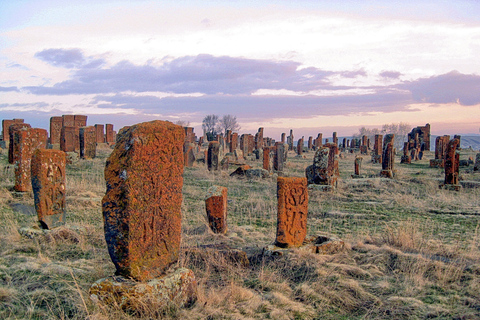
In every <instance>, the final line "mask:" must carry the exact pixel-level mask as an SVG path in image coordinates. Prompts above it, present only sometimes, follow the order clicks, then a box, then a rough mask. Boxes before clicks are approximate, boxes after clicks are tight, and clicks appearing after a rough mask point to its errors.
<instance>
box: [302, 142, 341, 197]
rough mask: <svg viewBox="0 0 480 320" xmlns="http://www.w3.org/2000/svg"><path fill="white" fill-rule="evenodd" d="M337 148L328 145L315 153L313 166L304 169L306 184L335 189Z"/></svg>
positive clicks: (337, 171)
mask: <svg viewBox="0 0 480 320" xmlns="http://www.w3.org/2000/svg"><path fill="white" fill-rule="evenodd" d="M336 150H337V146H336V145H334V144H332V143H328V144H325V145H324V146H323V147H320V148H318V149H317V151H316V152H315V156H314V157H313V164H312V165H311V166H308V167H307V168H306V169H305V175H306V177H307V181H308V184H318V185H328V186H330V187H333V188H335V187H336V185H337V179H338V177H339V175H340V174H339V170H338V160H337V155H336Z"/></svg>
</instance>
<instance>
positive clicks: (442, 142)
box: [430, 135, 450, 168]
mask: <svg viewBox="0 0 480 320" xmlns="http://www.w3.org/2000/svg"><path fill="white" fill-rule="evenodd" d="M449 141H450V136H449V135H444V136H438V137H437V138H436V139H435V159H431V160H430V167H432V168H443V167H445V157H446V153H447V145H448V142H449Z"/></svg>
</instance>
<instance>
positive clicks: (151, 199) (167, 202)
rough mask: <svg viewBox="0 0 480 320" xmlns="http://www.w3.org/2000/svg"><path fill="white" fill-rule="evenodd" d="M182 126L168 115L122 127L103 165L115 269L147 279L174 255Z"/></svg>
mask: <svg viewBox="0 0 480 320" xmlns="http://www.w3.org/2000/svg"><path fill="white" fill-rule="evenodd" d="M184 140H185V133H184V130H183V128H182V127H181V126H178V125H174V124H172V123H170V122H166V121H151V122H144V123H139V124H136V125H134V126H131V127H127V128H124V129H123V130H122V131H121V132H120V133H119V134H118V138H117V143H116V145H115V148H114V150H113V152H112V154H111V155H110V157H109V158H108V160H107V163H106V166H105V180H106V183H107V191H106V194H105V197H104V198H103V201H102V207H103V216H104V223H105V239H106V241H107V246H108V252H109V254H110V257H111V259H112V261H113V264H114V265H115V267H116V269H117V275H122V276H125V277H127V278H128V277H131V278H134V279H136V280H139V281H147V280H150V279H153V278H155V277H158V276H160V275H162V274H163V273H164V272H165V271H166V269H167V268H168V267H169V266H170V265H171V264H172V263H174V262H175V261H176V260H177V259H178V252H179V249H180V237H181V212H180V207H181V204H182V185H183V177H182V174H183V152H182V147H183V142H184Z"/></svg>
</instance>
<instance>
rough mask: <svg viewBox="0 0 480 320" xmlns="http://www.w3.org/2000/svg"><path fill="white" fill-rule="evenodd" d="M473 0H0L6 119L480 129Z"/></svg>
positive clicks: (1, 95)
mask: <svg viewBox="0 0 480 320" xmlns="http://www.w3.org/2000/svg"><path fill="white" fill-rule="evenodd" d="M479 56H480V1H473V0H472V1H462V0H456V1H425V0H415V1H412V0H406V1H375V0H372V1H348V0H347V1H323V0H317V1H313V0H297V1H283V0H282V1H280V0H278V1H262V2H259V1H226V0H216V1H208V0H206V1H187V0H183V1H182V0H176V1H141V0H137V1H111V0H95V1H92V0H83V1H64V0H62V1H57V0H50V1H47V0H37V1H26V0H16V1H10V0H0V118H1V119H13V118H23V119H25V122H27V123H30V124H31V125H32V126H34V127H41V128H46V129H48V128H49V119H50V117H52V116H58V115H62V114H85V115H88V125H93V124H95V123H112V124H114V126H115V129H116V130H119V129H120V128H121V127H123V126H127V125H133V124H135V123H139V122H143V121H151V120H157V119H158V120H168V121H172V122H177V121H184V122H189V124H190V126H193V127H194V128H195V133H196V134H197V136H200V135H201V134H202V126H201V123H202V120H203V118H204V117H205V116H206V115H209V114H216V115H219V116H220V117H221V116H223V115H228V114H230V115H234V116H236V117H237V120H238V122H239V124H240V126H241V129H240V133H255V132H256V131H257V129H258V128H259V127H264V128H265V135H266V136H270V137H272V138H274V139H279V138H280V134H281V133H282V132H286V133H287V134H288V132H289V130H290V129H293V130H294V133H295V135H296V136H302V135H304V136H305V137H308V136H316V134H317V133H319V132H322V133H323V135H324V137H328V136H329V135H331V133H332V132H333V131H336V132H337V133H338V135H339V136H340V137H341V136H349V135H352V134H354V133H356V132H358V129H359V128H360V127H362V126H366V127H370V128H380V127H381V126H382V125H383V124H386V123H398V122H406V123H408V124H410V125H411V127H412V128H413V127H416V126H423V125H425V124H426V123H430V124H431V128H432V129H431V130H432V134H435V135H437V134H438V135H441V134H451V135H453V134H464V135H465V134H478V133H479V130H480V60H479Z"/></svg>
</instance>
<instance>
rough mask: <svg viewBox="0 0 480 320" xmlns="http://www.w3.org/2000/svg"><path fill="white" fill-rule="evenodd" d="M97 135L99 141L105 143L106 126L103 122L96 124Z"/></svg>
mask: <svg viewBox="0 0 480 320" xmlns="http://www.w3.org/2000/svg"><path fill="white" fill-rule="evenodd" d="M95 132H96V134H95V136H96V142H97V143H104V142H105V133H104V126H103V124H96V125H95Z"/></svg>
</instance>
